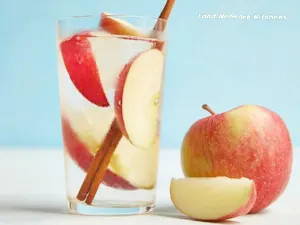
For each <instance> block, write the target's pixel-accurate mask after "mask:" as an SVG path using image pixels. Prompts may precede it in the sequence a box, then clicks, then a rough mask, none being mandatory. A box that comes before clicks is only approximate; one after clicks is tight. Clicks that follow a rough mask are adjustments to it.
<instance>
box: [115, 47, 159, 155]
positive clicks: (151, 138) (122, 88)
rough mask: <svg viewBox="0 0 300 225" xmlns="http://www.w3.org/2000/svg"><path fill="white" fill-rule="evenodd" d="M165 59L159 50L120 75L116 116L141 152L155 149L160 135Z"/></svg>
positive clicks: (136, 60)
mask: <svg viewBox="0 0 300 225" xmlns="http://www.w3.org/2000/svg"><path fill="white" fill-rule="evenodd" d="M163 69H164V55H163V53H162V52H161V51H159V50H157V49H150V50H147V51H145V52H143V53H141V54H139V55H138V56H136V57H135V58H134V59H133V60H132V61H131V62H130V63H128V64H127V65H126V66H125V67H124V69H123V70H122V72H121V73H120V77H119V81H118V85H117V89H116V94H115V113H116V118H117V120H118V123H119V126H120V129H121V131H122V132H123V134H124V135H125V136H126V137H127V138H128V139H129V140H130V142H131V143H132V144H133V145H135V146H137V147H140V148H144V149H147V148H149V147H151V146H152V145H153V144H154V143H155V141H156V139H157V135H158V122H159V118H158V116H159V108H160V107H159V101H160V91H161V84H162V75H163Z"/></svg>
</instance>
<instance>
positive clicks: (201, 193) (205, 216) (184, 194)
mask: <svg viewBox="0 0 300 225" xmlns="http://www.w3.org/2000/svg"><path fill="white" fill-rule="evenodd" d="M170 194H171V199H172V201H173V203H174V205H175V206H176V208H177V209H178V210H179V211H181V212H183V213H184V214H186V215H188V216H190V217H192V218H194V219H198V220H204V221H222V220H225V219H229V218H233V217H237V216H241V215H245V214H247V213H248V212H249V210H250V209H251V208H252V206H253V204H254V203H255V199H256V190H255V184H254V182H253V181H252V180H249V179H247V178H241V179H230V178H228V177H214V178H205V177H203V178H182V179H172V181H171V185H170Z"/></svg>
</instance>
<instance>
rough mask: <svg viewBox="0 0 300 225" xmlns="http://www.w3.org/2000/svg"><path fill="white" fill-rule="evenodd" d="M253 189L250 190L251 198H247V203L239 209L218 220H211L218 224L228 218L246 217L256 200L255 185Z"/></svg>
mask: <svg viewBox="0 0 300 225" xmlns="http://www.w3.org/2000/svg"><path fill="white" fill-rule="evenodd" d="M253 185H254V187H253V188H252V192H251V197H250V198H249V201H248V202H247V203H246V204H245V205H244V206H243V207H241V208H239V209H238V210H237V211H235V212H232V213H230V214H229V215H226V216H223V217H221V218H218V219H216V220H213V221H214V222H219V221H223V220H227V219H230V218H234V217H238V216H242V215H246V214H248V213H249V212H250V210H251V209H252V208H253V206H254V204H255V201H256V198H257V193H256V188H255V184H253Z"/></svg>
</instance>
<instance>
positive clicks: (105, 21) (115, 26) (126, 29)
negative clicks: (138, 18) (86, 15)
mask: <svg viewBox="0 0 300 225" xmlns="http://www.w3.org/2000/svg"><path fill="white" fill-rule="evenodd" d="M99 26H100V27H101V28H102V29H103V30H105V31H107V32H109V33H111V34H115V35H128V36H135V37H146V35H145V34H143V33H142V32H140V31H139V30H138V29H136V28H135V27H134V26H133V25H131V24H130V23H128V22H126V21H124V20H120V19H117V18H115V17H113V16H111V15H109V14H107V13H102V14H101V20H100V24H99Z"/></svg>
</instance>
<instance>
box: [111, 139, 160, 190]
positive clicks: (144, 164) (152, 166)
mask: <svg viewBox="0 0 300 225" xmlns="http://www.w3.org/2000/svg"><path fill="white" fill-rule="evenodd" d="M157 162H158V143H156V144H154V145H153V147H152V148H151V149H148V150H147V151H143V150H141V149H139V148H136V147H134V146H133V145H132V144H131V143H130V142H129V141H128V140H127V139H126V138H125V137H123V138H122V139H121V141H120V142H119V145H118V147H117V148H116V151H115V152H114V155H113V157H112V159H111V161H110V165H109V169H110V170H111V171H112V172H114V173H116V174H118V175H119V176H120V177H122V178H123V179H125V180H127V181H128V182H129V183H130V184H131V185H133V186H135V187H137V188H140V189H151V188H154V186H155V183H156V173H157V165H156V164H157Z"/></svg>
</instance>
